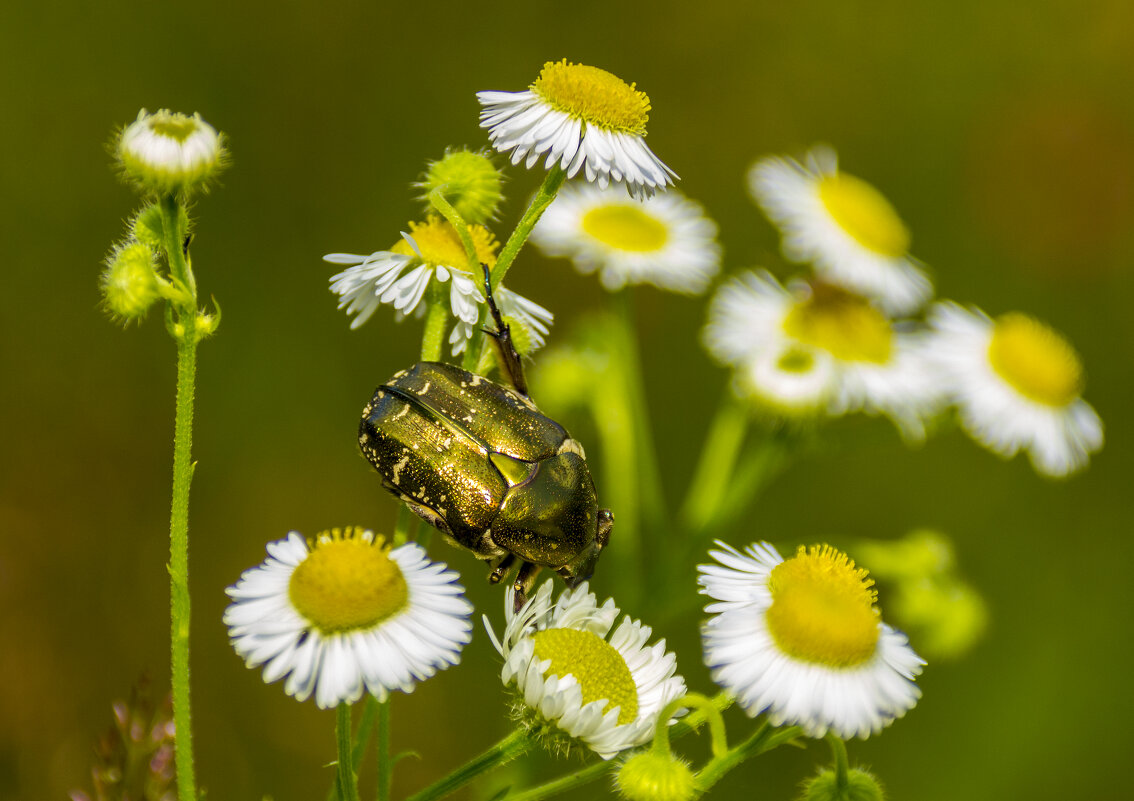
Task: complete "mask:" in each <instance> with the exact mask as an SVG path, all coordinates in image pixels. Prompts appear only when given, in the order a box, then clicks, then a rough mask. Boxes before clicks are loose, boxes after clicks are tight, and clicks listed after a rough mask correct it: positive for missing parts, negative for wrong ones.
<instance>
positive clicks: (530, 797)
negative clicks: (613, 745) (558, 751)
mask: <svg viewBox="0 0 1134 801" xmlns="http://www.w3.org/2000/svg"><path fill="white" fill-rule="evenodd" d="M618 764H619V762H618V760H615V759H608V760H603V761H601V762H596V763H595V764H593V765H587V767H585V768H580V769H579V770H577V771H575V772H574V773H568V774H567V775H566V776H560V777H559V778H558V779H552V780H551V781H549V782H547V783H546V784H540V785H537V786H535V787H531V788H529V789H527V790H523V791H522V792H519V793H509V794H508V795H506V796H504V801H542V799H544V798H551V797H552V796H555V795H559V794H560V793H565V792H567V791H568V790H574V789H575V788H576V787H582V786H583V785H584V784H589V783H590V782H593V781H594V780H595V779H598V778H601V777H602V776H604V775H606V774H607V773H609V772H610V771H611V770H613V769H614V768H615V767H617V766H618Z"/></svg>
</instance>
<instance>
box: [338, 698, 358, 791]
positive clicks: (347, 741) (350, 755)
mask: <svg viewBox="0 0 1134 801" xmlns="http://www.w3.org/2000/svg"><path fill="white" fill-rule="evenodd" d="M336 713H337V714H336V717H335V739H336V740H337V741H338V746H339V759H338V784H339V801H358V779H357V778H356V776H355V772H354V749H353V748H352V747H351V734H350V704H348V703H346V702H345V701H344V702H343V703H340V704H339V706H338V709H337V710H336Z"/></svg>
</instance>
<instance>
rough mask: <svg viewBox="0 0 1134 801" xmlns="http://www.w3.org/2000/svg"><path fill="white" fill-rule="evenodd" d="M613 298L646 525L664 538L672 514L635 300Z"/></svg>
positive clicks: (623, 296) (627, 294) (621, 296)
mask: <svg viewBox="0 0 1134 801" xmlns="http://www.w3.org/2000/svg"><path fill="white" fill-rule="evenodd" d="M613 296H614V303H615V306H616V308H617V311H618V321H619V323H620V324H621V325H620V329H621V330H620V331H619V332H618V333H619V336H618V339H617V345H618V351H619V354H620V357H621V358H620V361H621V365H620V370H621V372H622V376H623V380H624V381H625V384H626V396H627V398H628V399H629V401H630V413H631V415H632V418H633V421H634V440H635V444H636V447H637V451H638V460H639V461H638V465H637V472H638V473H639V474H640V477H639V483H640V485H641V493H640V494H641V501H642V511H643V514H642V522H643V525H644V526H646V527H648V528H649V529H650V530H651V532H657V533H659V534H660V533H663V532H664V530H665V528H666V527H667V526H668V523H669V514H668V513H667V512H666V509H665V506H666V502H665V493H664V492H663V491H662V484H661V473H660V472H659V470H658V455H657V450H656V449H655V447H654V437H653V430H652V428H651V426H650V409H649V405H648V404H647V403H646V387H645V382H644V381H643V379H642V356H641V352H640V351H639V349H638V331H637V324H636V321H635V315H634V304H633V298H632V297H631V295H630V292H629V291H627V290H623V291H621V292H615V293H613Z"/></svg>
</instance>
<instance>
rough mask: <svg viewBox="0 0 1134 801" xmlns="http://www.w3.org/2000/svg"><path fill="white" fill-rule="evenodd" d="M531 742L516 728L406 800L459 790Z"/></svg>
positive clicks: (422, 800) (423, 800)
mask: <svg viewBox="0 0 1134 801" xmlns="http://www.w3.org/2000/svg"><path fill="white" fill-rule="evenodd" d="M532 745H533V743H532V741H531V739H530V738H529V737H528V733H527V731H526V730H524V729H516V730H515V731H514V732H512V733H511V734H509V735H508V736H507V737H505V738H504V739H503V740H501V741H500V742H498V743H497V744H496V745H494V746H492V747H491V748H489V749H488V750H487V751H485V752H484V753H483V754H480V755H479V756H476V757H473V758H472V759H471V760H469V761H468V762H466V763H465V764H464V765H461V767H459V768H457V769H456V770H455V771H453V772H452V773H450V774H449V775H448V776H446V777H444V778H443V779H440V780H439V781H436V782H434V783H433V784H431V785H429V786H428V787H426V788H425V789H424V790H421V791H419V792H417V793H414V794H413V795H411V796H410V797H409V798H408V799H406V801H436V799H438V798H444V797H445V796H447V795H449V794H450V793H452V792H454V791H455V790H459V789H460V788H462V787H464V786H465V785H466V784H468V783H469V782H471V781H472V780H473V779H475V778H476V777H477V776H480V775H481V774H483V773H487V772H488V771H490V770H493V769H495V768H498V767H500V766H501V765H503V764H505V763H506V762H510V761H511V760H513V759H515V758H516V757H518V756H520V755H521V754H523V753H525V752H526V751H528V750H529V749H530V748H531V747H532Z"/></svg>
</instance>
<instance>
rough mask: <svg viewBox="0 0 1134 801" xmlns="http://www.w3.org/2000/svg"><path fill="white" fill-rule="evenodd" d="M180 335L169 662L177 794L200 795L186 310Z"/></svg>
mask: <svg viewBox="0 0 1134 801" xmlns="http://www.w3.org/2000/svg"><path fill="white" fill-rule="evenodd" d="M181 319H182V327H183V330H182V332H181V336H180V338H179V339H178V341H177V410H176V415H175V418H174V424H173V500H172V503H171V508H170V515H169V597H170V666H171V684H172V689H173V724H174V730H175V731H176V732H177V734H176V737H175V748H176V764H177V793H178V798H182V799H186V801H194V799H196V798H197V787H196V779H195V777H194V769H193V725H192V716H191V714H190V703H189V485H190V483H191V482H192V479H193V459H192V449H193V396H194V393H195V384H196V377H197V332H196V328H195V327H194V324H193V316H192V315H191V314H190V315H183V316H182V318H181Z"/></svg>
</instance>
